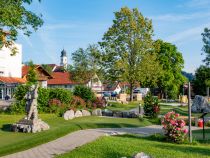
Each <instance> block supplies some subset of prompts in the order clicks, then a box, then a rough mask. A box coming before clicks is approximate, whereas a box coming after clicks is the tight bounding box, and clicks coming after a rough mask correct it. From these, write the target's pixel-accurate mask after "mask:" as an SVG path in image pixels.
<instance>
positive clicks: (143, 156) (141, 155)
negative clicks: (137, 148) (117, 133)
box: [132, 152, 151, 158]
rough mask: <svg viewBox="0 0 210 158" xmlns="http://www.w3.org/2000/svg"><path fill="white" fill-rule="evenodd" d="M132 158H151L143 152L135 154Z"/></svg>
mask: <svg viewBox="0 0 210 158" xmlns="http://www.w3.org/2000/svg"><path fill="white" fill-rule="evenodd" d="M132 158H151V157H150V156H149V155H147V154H145V153H143V152H140V153H138V154H135V155H134V156H133V157H132Z"/></svg>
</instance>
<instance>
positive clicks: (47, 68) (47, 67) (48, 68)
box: [42, 64, 52, 74]
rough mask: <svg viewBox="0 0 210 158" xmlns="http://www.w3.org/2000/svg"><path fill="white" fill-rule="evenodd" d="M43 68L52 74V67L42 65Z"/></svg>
mask: <svg viewBox="0 0 210 158" xmlns="http://www.w3.org/2000/svg"><path fill="white" fill-rule="evenodd" d="M42 67H43V68H44V69H45V71H47V72H48V73H49V74H52V67H50V66H49V65H48V64H42Z"/></svg>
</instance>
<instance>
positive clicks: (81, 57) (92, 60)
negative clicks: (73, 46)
mask: <svg viewBox="0 0 210 158" xmlns="http://www.w3.org/2000/svg"><path fill="white" fill-rule="evenodd" d="M100 54H101V53H100V51H99V49H98V46H97V45H89V46H88V48H87V49H83V48H79V49H78V50H76V51H75V52H74V53H72V60H73V65H72V67H71V69H70V70H69V71H70V72H71V73H72V77H73V79H74V80H75V81H78V82H84V81H87V80H89V79H90V78H91V77H93V75H94V74H97V75H98V76H99V78H100V79H101V78H102V71H101V67H100V64H99V63H100V60H101V56H100Z"/></svg>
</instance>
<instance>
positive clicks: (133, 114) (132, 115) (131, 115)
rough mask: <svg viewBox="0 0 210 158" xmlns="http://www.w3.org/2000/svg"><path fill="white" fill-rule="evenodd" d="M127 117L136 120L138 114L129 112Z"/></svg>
mask: <svg viewBox="0 0 210 158" xmlns="http://www.w3.org/2000/svg"><path fill="white" fill-rule="evenodd" d="M129 117H130V118H137V117H138V113H137V112H135V111H130V112H129Z"/></svg>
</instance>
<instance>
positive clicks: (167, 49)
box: [154, 40, 186, 98]
mask: <svg viewBox="0 0 210 158" xmlns="http://www.w3.org/2000/svg"><path fill="white" fill-rule="evenodd" d="M154 45H155V49H156V55H157V58H158V61H159V62H160V64H161V65H162V68H163V74H162V76H161V77H160V78H159V80H158V87H159V88H160V89H161V91H162V94H163V93H165V94H167V96H168V97H169V98H176V97H177V95H178V93H179V89H180V86H181V85H182V84H183V83H184V82H185V81H186V78H185V77H184V76H183V75H182V73H181V72H182V69H183V67H184V59H183V57H182V54H181V53H180V52H179V51H178V50H177V47H176V46H175V45H173V44H171V43H167V42H163V41H162V40H156V41H155V42H154Z"/></svg>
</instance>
